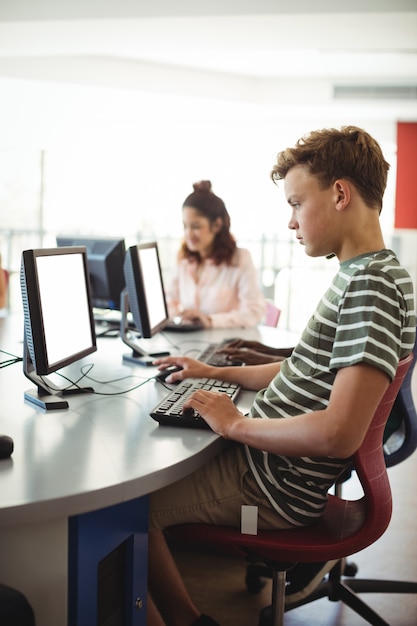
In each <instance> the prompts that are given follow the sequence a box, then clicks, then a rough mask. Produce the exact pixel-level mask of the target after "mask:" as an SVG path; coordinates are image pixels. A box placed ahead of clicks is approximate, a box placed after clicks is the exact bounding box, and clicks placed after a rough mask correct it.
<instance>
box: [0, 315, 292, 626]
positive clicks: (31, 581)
mask: <svg viewBox="0 0 417 626" xmlns="http://www.w3.org/2000/svg"><path fill="white" fill-rule="evenodd" d="M21 328H22V327H21V325H20V321H18V322H17V323H16V320H15V319H11V318H4V319H0V348H1V349H3V350H6V351H8V352H10V353H13V354H18V355H20V354H21V351H22V344H21V343H20V337H21V335H22V331H21ZM236 335H239V336H243V335H245V336H247V337H250V338H253V339H259V340H262V341H265V342H266V343H270V344H272V343H273V342H274V343H275V345H285V346H289V345H293V343H292V342H293V340H294V337H293V336H291V335H288V334H285V333H280V332H279V331H277V330H276V329H269V328H262V329H260V330H255V329H254V330H251V331H244V332H233V331H230V330H228V331H202V332H198V333H188V334H185V333H169V334H168V333H167V334H166V338H169V339H170V340H171V341H172V342H173V344H174V346H175V345H177V346H178V350H177V349H176V348H175V347H173V348H172V350H171V352H172V353H173V354H175V353H178V354H180V353H181V354H184V353H186V352H187V353H189V354H190V355H191V354H194V353H195V349H194V352H192V348H193V346H195V347H196V348H197V351H200V350H202V349H203V348H204V347H205V346H206V345H207V342H208V341H219V340H221V339H222V338H224V337H230V336H236ZM160 340H161V341H164V342H165V341H166V339H164V337H161V339H160ZM152 341H154V340H152ZM278 342H279V343H278ZM127 351H129V348H128V347H127V346H125V345H124V344H123V343H122V342H121V340H120V339H117V338H99V339H98V351H97V353H95V354H93V355H91V356H90V357H87V358H86V359H84V361H83V363H84V364H87V363H93V364H94V368H93V369H92V370H91V372H90V375H91V376H92V377H93V378H94V379H95V381H100V382H92V381H86V382H85V384H89V385H92V386H93V387H94V388H95V391H96V392H99V393H100V392H102V393H106V394H111V393H116V394H119V395H114V396H111V395H96V394H91V395H90V394H88V395H81V396H79V395H76V396H70V397H69V403H70V408H69V409H68V410H64V411H52V412H49V411H48V412H47V413H44V412H42V411H40V410H38V409H37V408H36V407H34V406H31V405H30V404H28V403H26V402H25V401H24V398H23V393H24V391H25V390H26V389H28V388H29V387H30V386H31V383H30V381H29V380H27V379H26V378H25V376H24V375H23V372H22V366H21V364H15V365H12V366H10V367H6V368H3V369H1V371H0V391H1V408H0V433H4V434H7V435H10V436H11V437H13V439H14V443H15V450H14V453H13V455H12V457H11V459H8V460H2V461H0V493H1V502H0V549H1V559H0V581H2V582H5V583H8V584H10V585H12V586H14V587H16V588H18V589H20V590H21V591H23V592H24V593H26V595H27V597H28V599H29V601H30V602H31V604H32V605H33V607H34V610H35V614H36V618H37V623H38V624H39V626H65V625H66V624H69V625H71V626H72V624H77V625H79V626H81V625H82V624H83V625H84V624H85V626H92V623H93V622H91V617H88V616H87V610H84V609H79V608H78V609H77V611H76V612H75V613H74V611H75V609H74V608H73V607H71V597H72V595H74V594H75V596H77V593H81V591H80V590H78V591H77V592H76V591H74V588H73V585H74V584H78V583H77V581H75V582H74V579H77V578H79V577H80V575H81V574H82V573H83V572H84V573H85V571H87V572H88V571H89V570H88V568H87V566H86V565H85V563H82V562H81V559H85V558H88V557H89V556H90V557H91V559H92V561H93V562H94V563H96V562H97V555H99V556H100V551H98V552H97V549H98V548H97V549H96V548H94V549H93V548H91V552H92V554H91V555H89V554H86V553H88V552H90V547H91V546H90V544H89V543H88V541H89V538H88V537H89V536H88V534H87V536H86V538H84V540H83V541H84V543H83V544H81V543H80V544H79V543H78V541H79V538H80V537H81V536H82V532H83V530H82V529H83V526H82V524H83V523H84V522H85V523H86V524H87V527H88V524H92V528H96V529H97V532H98V533H100V532H102V534H103V537H105V538H107V537H108V535H109V533H110V534H111V532H110V531H109V528H110V529H111V528H113V526H114V519H115V518H116V519H120V520H121V525H122V526H123V524H125V525H126V520H125V519H124V518H134V515H132V511H133V510H134V511H137V520H136V519H131V524H133V526H134V528H133V530H132V529H129V533H130V534H133V535H134V537H135V539H134V541H135V545H136V548H137V551H138V552H137V554H139V556H138V559H139V563H137V564H136V565H135V567H136V570H135V579H134V581H133V582H132V585H133V587H134V589H133V593H134V594H135V598H133V601H134V600H135V599H136V596H140V598H141V599H142V600H143V602H144V608H143V609H142V610H141V611H136V612H135V613H134V614H133V615H134V616H133V617H132V620H133V621H127V622H126V623H129V624H131V623H132V624H135V625H136V624H138V625H139V624H145V623H146V618H145V613H146V547H147V543H146V533H147V525H146V524H147V499H146V495H147V494H149V493H150V492H152V491H154V490H155V489H158V488H160V487H162V486H164V485H166V484H169V483H171V482H174V481H175V480H177V479H179V478H181V477H183V476H184V475H187V474H189V473H190V472H192V471H193V470H195V469H196V468H198V467H200V466H201V465H202V464H204V463H205V462H207V460H208V459H209V458H211V457H212V456H214V455H215V454H217V453H218V452H219V450H220V449H221V448H222V446H223V445H224V444H223V441H222V439H221V438H219V437H217V436H216V435H214V434H213V433H211V432H210V431H205V430H201V431H200V430H195V429H189V430H188V429H180V428H167V427H160V426H158V424H157V423H156V422H155V421H154V420H152V419H151V418H150V417H149V411H150V410H151V409H152V408H153V406H154V405H155V404H156V403H157V402H158V401H159V400H160V399H161V398H162V397H163V396H164V395H166V393H167V390H166V389H165V388H164V387H163V386H162V385H161V384H159V383H157V382H155V381H150V382H147V383H146V384H145V385H143V386H141V387H139V388H137V389H135V390H132V388H133V387H134V386H135V385H137V384H139V383H140V382H141V381H143V380H145V379H146V378H148V377H149V376H151V375H152V374H154V373H155V371H156V370H155V369H154V368H145V367H139V366H135V365H133V366H130V365H123V364H122V355H123V354H124V353H125V352H127ZM4 358H5V357H4V355H2V357H1V359H0V360H4ZM79 372H80V368H79V366H78V365H77V366H76V367H73V368H72V370H71V374H72V375H73V376H77V374H79ZM126 376H128V377H129V378H127V379H124V380H116V379H122V378H124V377H126ZM77 378H78V376H77ZM108 381H115V382H108ZM127 389H130V391H129V392H128V393H126V394H124V395H120V391H122V390H127ZM252 397H253V394H251V393H250V392H244V393H243V394H242V396H241V399H240V400H239V406H241V408H242V409H246V408H248V407H249V406H250V402H251V399H252ZM114 507H116V508H114ZM132 507H133V508H132ZM105 513H109V514H112V516H110V518H109V521H108V526H106V524H107V522H106V521H105ZM113 514H114V515H113ZM89 516H90V517H89ZM95 516H97V517H95ZM78 524H80V525H79V526H78ZM135 524H137V526H135ZM123 532H124V531H123ZM78 533H79V536H78ZM129 533H128V534H129ZM122 534H123V533H122ZM122 534H119V535H117V533H116V536H115V537H113V538H112V539H111V541H112V542H113V543H112V544H107V543H106V542H107V539H106V540H105V541H104V544H105V546H106V547H105V548H104V547H103V550H104V549H105V550H107V552H105V553H104V554H108V551H110V549H111V547H112V546H113V547H115V546H117V545H118V543H117V541H119V540H121V539H120V538H121V537H122ZM125 535H126V533H125ZM126 536H127V535H126ZM90 539H91V535H90ZM80 541H81V539H80ZM85 542H87V543H85ZM104 544H103V545H104ZM74 550H75V552H74ZM74 554H75V557H74ZM101 556H103V555H101ZM94 559H95V560H94ZM90 565H91V564H90ZM69 572H70V573H69ZM71 572H72V573H71ZM138 576H139V578H138ZM87 583H88V578H87ZM83 584H84V583H83ZM68 585H69V586H68ZM81 587H82V585H81ZM92 593H93V594H94V593H95V591H94V590H93V591H92ZM86 595H89V596H90V600H91V593H87V594H86ZM69 596H70V600H69ZM93 600H94V601H93V605H95V602H96V601H95V598H93ZM85 601H87V600H85ZM80 602H81V601H80V599H79V598H78V596H77V603H78V604H79V603H80ZM68 615H70V617H68ZM89 620H90V621H89ZM94 623H95V622H94Z"/></svg>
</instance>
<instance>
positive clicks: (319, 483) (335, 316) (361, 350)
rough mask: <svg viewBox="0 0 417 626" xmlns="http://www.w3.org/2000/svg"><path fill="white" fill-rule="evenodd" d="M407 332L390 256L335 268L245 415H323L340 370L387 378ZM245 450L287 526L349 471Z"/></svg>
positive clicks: (300, 520) (404, 278)
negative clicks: (363, 369)
mask: <svg viewBox="0 0 417 626" xmlns="http://www.w3.org/2000/svg"><path fill="white" fill-rule="evenodd" d="M415 330H416V318H415V310H414V296H413V284H412V281H411V278H410V276H409V274H408V272H406V270H404V269H403V268H402V267H401V266H400V265H399V262H398V259H397V258H396V256H395V254H394V253H393V252H391V251H389V250H380V251H378V252H375V253H370V254H365V255H361V256H358V257H356V258H354V259H351V260H349V261H345V262H343V263H341V264H340V268H339V271H338V273H337V274H336V276H335V277H334V279H333V281H332V284H331V286H330V288H329V289H328V290H327V292H326V293H325V294H324V295H323V297H322V298H321V300H320V302H319V304H318V306H317V309H316V311H315V313H314V314H313V316H312V317H311V319H310V320H309V322H308V324H307V327H306V329H305V330H304V332H303V334H302V337H301V340H300V342H299V343H298V345H297V346H296V347H295V349H294V351H293V353H292V355H291V357H290V358H288V359H286V360H285V361H284V362H283V363H282V365H281V370H280V372H279V373H278V374H277V376H276V377H275V378H274V379H273V380H272V382H271V383H270V384H269V386H268V387H267V389H264V390H262V391H260V392H258V394H257V396H256V398H255V401H254V403H253V406H252V409H251V416H252V417H254V418H267V419H268V418H289V417H291V416H292V415H297V414H300V413H309V412H312V411H317V410H322V409H324V408H325V407H326V406H327V405H328V401H329V397H330V392H331V390H332V385H333V382H334V379H335V376H336V374H337V370H338V369H339V368H342V367H349V366H351V365H355V364H358V363H368V364H370V365H372V366H374V367H377V368H378V369H381V370H383V371H384V372H386V373H387V374H388V376H389V378H390V379H391V380H392V379H393V378H394V376H395V372H396V369H397V365H398V361H399V359H401V358H403V357H404V356H406V355H407V354H409V353H410V352H411V351H412V349H413V346H414V340H415ZM245 450H246V456H247V459H248V462H249V466H250V468H251V471H252V473H253V476H254V478H255V480H256V482H257V484H258V485H259V487H260V489H261V490H262V492H263V493H264V494H265V495H266V497H267V498H268V499H269V501H270V503H271V505H272V506H273V507H274V508H275V509H276V510H277V511H278V512H279V513H280V515H281V516H283V517H284V518H285V519H287V520H288V521H289V522H291V523H293V524H294V525H304V524H308V523H311V522H312V521H314V519H315V518H316V517H319V516H320V515H321V514H322V513H323V510H324V508H325V506H326V502H327V492H328V490H329V488H330V487H331V485H332V484H334V482H335V481H336V479H337V477H338V476H339V475H340V474H341V473H342V472H343V470H344V469H345V468H346V467H347V466H348V465H349V459H337V458H333V457H331V458H330V457H329V458H327V457H319V458H309V457H303V458H299V457H287V456H277V455H274V454H269V453H267V452H263V451H262V450H257V449H255V448H252V447H249V446H245Z"/></svg>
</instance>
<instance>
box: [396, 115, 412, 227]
mask: <svg viewBox="0 0 417 626" xmlns="http://www.w3.org/2000/svg"><path fill="white" fill-rule="evenodd" d="M416 181H417V123H416V122H398V124H397V186H396V194H395V228H417V194H416V193H415V189H416Z"/></svg>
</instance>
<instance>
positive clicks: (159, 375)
mask: <svg viewBox="0 0 417 626" xmlns="http://www.w3.org/2000/svg"><path fill="white" fill-rule="evenodd" d="M182 369H183V368H182V367H180V366H179V365H172V366H171V367H167V368H166V369H165V370H161V371H160V372H158V373H157V374H155V376H154V378H155V380H159V381H160V382H161V383H163V382H165V380H166V379H167V377H168V376H169V375H170V374H172V373H173V372H180V371H181V370H182ZM175 382H176V383H178V382H180V381H179V380H176V381H175Z"/></svg>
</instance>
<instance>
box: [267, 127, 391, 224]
mask: <svg viewBox="0 0 417 626" xmlns="http://www.w3.org/2000/svg"><path fill="white" fill-rule="evenodd" d="M296 165H304V166H305V167H306V168H307V170H308V171H309V173H310V174H312V175H313V176H316V177H317V179H318V181H319V183H320V185H321V187H322V188H323V189H327V188H328V187H330V185H332V184H333V183H334V182H335V181H336V180H337V179H338V178H345V179H346V180H349V181H350V182H352V183H353V184H354V185H355V187H356V188H357V190H358V191H359V193H360V195H361V196H362V198H363V199H364V201H365V202H366V203H367V204H368V205H369V206H371V207H375V208H378V209H379V211H381V209H382V198H383V195H384V191H385V187H386V185H387V176H388V170H389V167H390V166H389V163H387V161H386V160H385V159H384V156H383V154H382V150H381V147H380V146H379V144H378V142H377V141H376V140H375V139H374V138H373V137H371V135H369V134H368V133H367V132H366V131H364V130H363V129H361V128H357V127H356V126H343V127H342V128H341V129H340V130H338V129H336V128H324V129H321V130H316V131H313V132H311V133H309V134H308V135H306V136H304V137H302V138H301V139H299V140H298V141H297V143H296V144H295V146H294V147H293V148H287V149H286V150H283V151H282V152H280V153H279V154H278V156H277V162H276V164H275V165H274V167H273V169H272V172H271V178H272V180H273V181H274V182H276V181H278V180H282V179H284V178H285V176H286V175H287V173H288V172H289V170H290V169H291V168H293V167H295V166H296Z"/></svg>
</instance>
